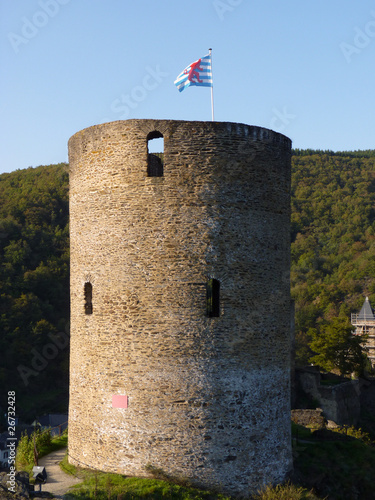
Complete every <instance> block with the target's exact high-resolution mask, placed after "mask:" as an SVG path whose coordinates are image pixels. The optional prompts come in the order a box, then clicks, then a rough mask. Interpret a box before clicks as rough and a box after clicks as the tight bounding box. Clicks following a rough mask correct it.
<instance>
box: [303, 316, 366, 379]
mask: <svg viewBox="0 0 375 500" xmlns="http://www.w3.org/2000/svg"><path fill="white" fill-rule="evenodd" d="M352 329H353V327H352V326H351V324H350V323H349V321H348V320H347V319H342V318H333V319H332V321H331V322H330V323H326V324H324V325H323V326H321V328H320V332H318V331H317V330H315V329H311V330H310V332H309V333H310V335H311V337H312V341H311V342H310V348H311V350H312V351H313V352H314V353H315V356H313V357H312V358H310V362H311V363H314V364H315V365H318V366H320V367H321V368H323V369H324V370H327V371H332V370H334V369H337V370H339V372H340V374H342V375H345V374H349V373H353V372H356V373H359V374H360V373H363V370H364V367H365V362H366V355H365V353H364V350H363V347H362V344H363V342H364V341H365V338H364V336H361V335H353V333H352Z"/></svg>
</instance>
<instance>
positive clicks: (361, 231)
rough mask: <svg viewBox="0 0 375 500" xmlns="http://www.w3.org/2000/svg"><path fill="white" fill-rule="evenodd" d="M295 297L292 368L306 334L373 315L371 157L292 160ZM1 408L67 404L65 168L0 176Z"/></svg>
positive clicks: (35, 409) (374, 158) (304, 354)
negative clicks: (365, 312) (9, 400)
mask: <svg viewBox="0 0 375 500" xmlns="http://www.w3.org/2000/svg"><path fill="white" fill-rule="evenodd" d="M292 170H293V172H292V230H291V239H292V245H291V253H292V273H291V282H292V283H291V284H292V296H293V298H294V299H295V303H296V344H297V351H296V358H297V360H296V361H297V364H303V363H306V362H308V359H309V357H310V351H309V347H308V343H309V341H310V338H309V336H308V331H309V329H310V328H316V329H318V330H319V327H320V326H321V325H323V324H324V323H326V322H327V321H330V320H332V319H333V318H335V317H337V316H345V317H350V313H351V312H357V311H358V310H359V309H360V307H361V305H362V303H363V300H364V296H365V295H368V296H369V297H370V301H372V302H373V304H374V305H375V151H356V152H347V153H332V152H329V151H328V152H324V151H312V150H304V151H300V150H296V151H294V154H293V157H292ZM0 263H1V267H0V295H1V302H0V314H1V316H0V355H1V356H2V359H1V363H0V367H1V368H0V383H1V387H2V389H3V390H2V393H1V400H0V406H1V407H2V408H6V395H7V391H8V390H15V391H16V393H17V409H18V413H19V414H20V415H21V416H23V417H24V418H26V419H34V418H35V416H37V415H41V414H42V413H43V412H45V411H54V412H56V411H63V410H66V407H67V400H68V357H69V353H68V347H67V345H66V342H67V332H68V331H69V323H68V321H69V241H68V167H67V165H65V164H59V165H50V166H42V167H38V168H35V169H31V168H30V169H26V170H22V171H16V172H13V173H10V174H3V175H0Z"/></svg>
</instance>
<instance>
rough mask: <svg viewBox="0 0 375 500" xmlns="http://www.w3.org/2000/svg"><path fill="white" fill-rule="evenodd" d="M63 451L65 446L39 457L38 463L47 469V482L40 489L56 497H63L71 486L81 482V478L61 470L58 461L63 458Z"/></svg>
mask: <svg viewBox="0 0 375 500" xmlns="http://www.w3.org/2000/svg"><path fill="white" fill-rule="evenodd" d="M65 452H66V448H62V449H61V450H58V451H54V452H53V453H50V454H49V455H46V456H45V457H42V458H40V459H39V465H42V466H44V467H45V468H46V471H47V482H46V484H43V485H42V491H49V492H50V493H52V495H54V497H55V498H58V499H63V498H64V494H65V493H67V491H68V490H69V488H70V487H71V486H73V485H74V484H77V483H81V482H82V479H79V478H77V477H75V476H71V475H70V474H66V473H65V472H63V471H62V470H61V468H60V465H59V463H60V462H61V460H62V459H63V458H64V456H65ZM37 489H38V487H37Z"/></svg>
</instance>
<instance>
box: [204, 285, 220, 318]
mask: <svg viewBox="0 0 375 500" xmlns="http://www.w3.org/2000/svg"><path fill="white" fill-rule="evenodd" d="M207 316H208V317H209V318H218V317H219V316H220V281H218V280H215V279H214V278H211V279H209V280H208V281H207Z"/></svg>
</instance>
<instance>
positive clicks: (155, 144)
mask: <svg viewBox="0 0 375 500" xmlns="http://www.w3.org/2000/svg"><path fill="white" fill-rule="evenodd" d="M163 174H164V138H163V134H162V133H160V132H158V131H157V130H155V131H154V132H150V133H149V134H148V136H147V175H148V176H149V177H163Z"/></svg>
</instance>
